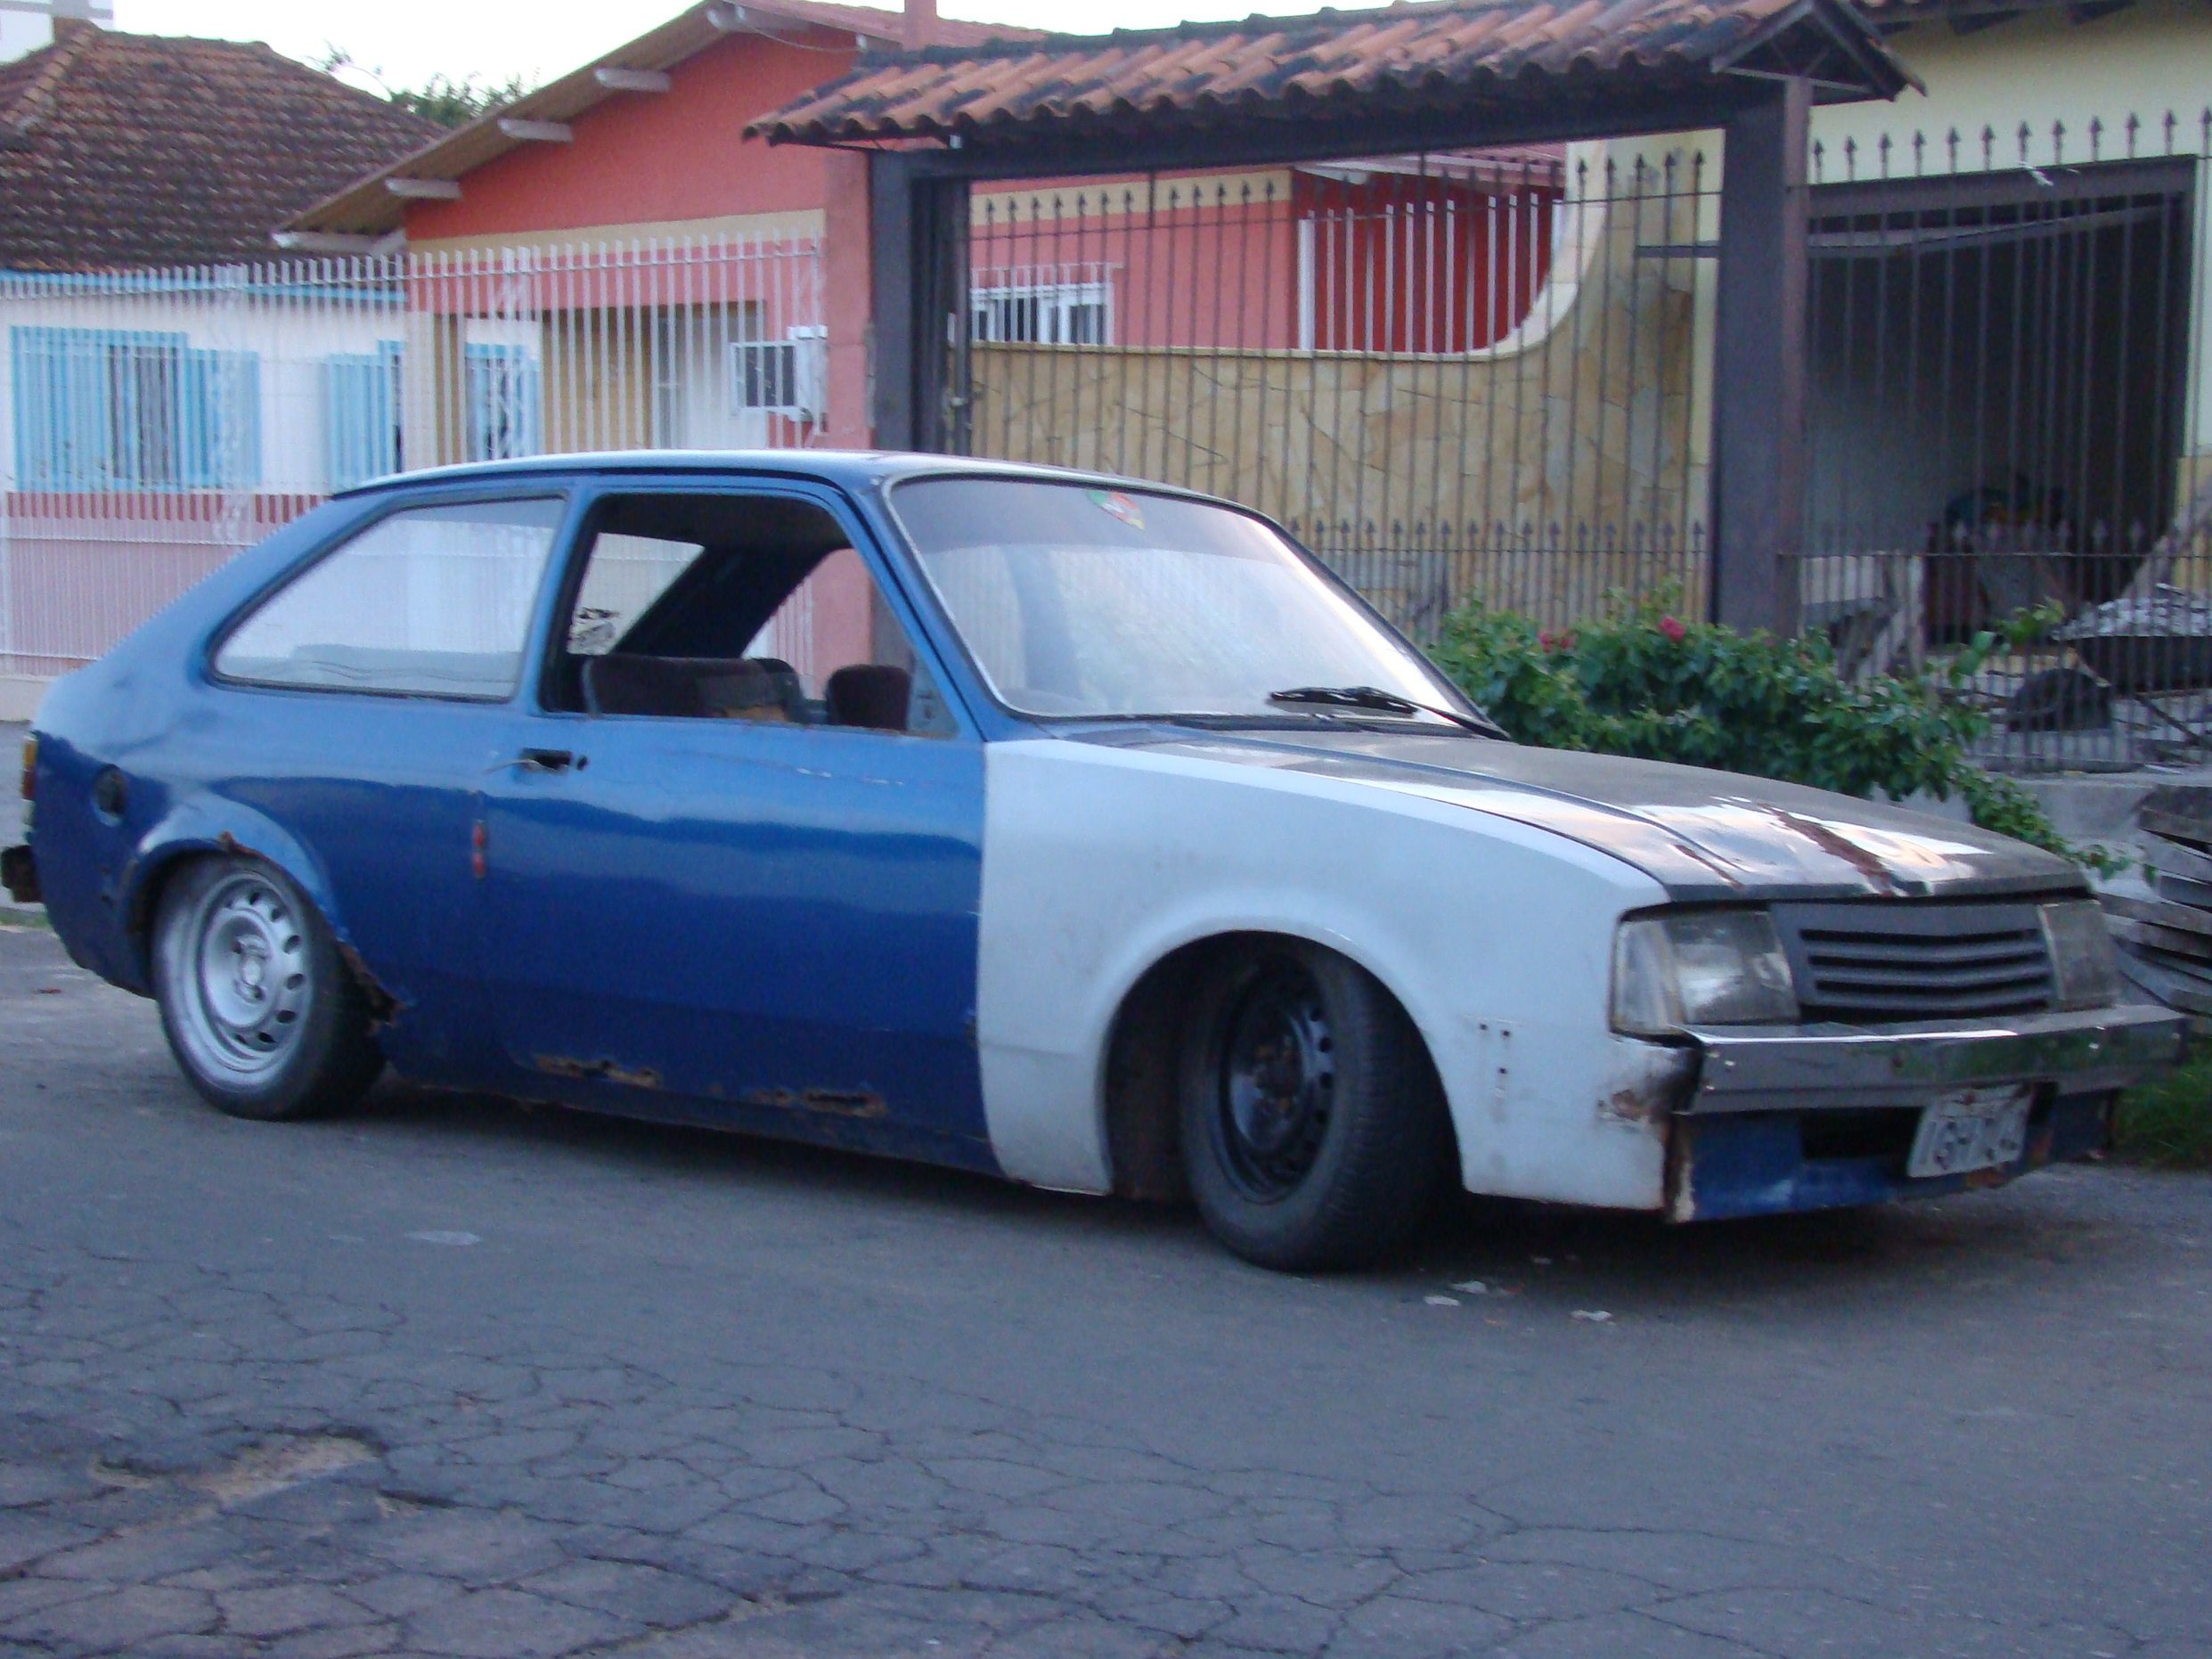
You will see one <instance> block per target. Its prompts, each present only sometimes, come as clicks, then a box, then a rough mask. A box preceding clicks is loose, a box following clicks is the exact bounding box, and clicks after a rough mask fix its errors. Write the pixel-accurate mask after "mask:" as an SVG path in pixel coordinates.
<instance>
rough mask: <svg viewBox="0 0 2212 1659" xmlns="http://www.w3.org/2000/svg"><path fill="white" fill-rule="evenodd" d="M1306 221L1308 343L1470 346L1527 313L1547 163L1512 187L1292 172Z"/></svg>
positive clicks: (1544, 213)
mask: <svg viewBox="0 0 2212 1659" xmlns="http://www.w3.org/2000/svg"><path fill="white" fill-rule="evenodd" d="M1296 190H1297V197H1298V212H1299V217H1302V218H1310V219H1312V220H1313V221H1314V228H1313V232H1312V236H1313V243H1314V249H1313V277H1314V282H1313V288H1314V296H1313V313H1314V315H1313V325H1314V326H1313V343H1314V345H1315V347H1317V348H1318V349H1319V350H1322V351H1441V352H1463V351H1476V350H1480V349H1481V347H1485V346H1488V345H1490V344H1491V343H1493V342H1494V341H1496V340H1497V339H1498V338H1499V337H1500V336H1502V335H1505V334H1506V333H1508V332H1510V331H1512V330H1513V329H1514V327H1515V326H1516V325H1517V324H1518V323H1520V322H1521V319H1522V317H1524V316H1526V315H1528V311H1529V306H1530V304H1531V303H1532V302H1533V301H1534V299H1535V297H1536V293H1537V290H1539V288H1540V287H1541V286H1542V285H1543V282H1544V279H1545V277H1546V276H1547V274H1549V273H1550V270H1551V263H1552V208H1553V206H1554V204H1555V203H1556V202H1557V201H1558V200H1559V194H1560V192H1559V190H1558V188H1557V187H1556V184H1555V182H1554V180H1553V179H1552V177H1551V176H1550V175H1549V173H1548V171H1547V172H1546V173H1544V174H1543V175H1541V176H1539V179H1538V180H1537V181H1532V182H1524V183H1522V184H1521V185H1520V187H1519V188H1485V187H1483V186H1481V185H1474V184H1463V183H1456V182H1450V181H1446V180H1441V179H1433V178H1425V179H1424V178H1417V177H1407V176H1395V177H1393V176H1388V175H1384V176H1376V177H1372V178H1369V179H1367V180H1366V181H1364V182H1362V183H1359V184H1351V183H1349V182H1345V181H1342V180H1337V179H1332V178H1317V177H1312V176H1306V175H1301V176H1300V177H1299V179H1298V182H1297V186H1296Z"/></svg>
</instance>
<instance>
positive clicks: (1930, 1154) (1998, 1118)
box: [1905, 1088, 2034, 1181]
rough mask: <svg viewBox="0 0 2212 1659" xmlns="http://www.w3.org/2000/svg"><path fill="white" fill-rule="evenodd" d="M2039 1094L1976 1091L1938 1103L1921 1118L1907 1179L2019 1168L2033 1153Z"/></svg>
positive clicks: (1988, 1090)
mask: <svg viewBox="0 0 2212 1659" xmlns="http://www.w3.org/2000/svg"><path fill="white" fill-rule="evenodd" d="M2033 1095H2034V1091H2033V1090H2030V1089H2026V1088H2020V1089H1976V1090H1969V1091H1967V1092H1965V1093H1964V1094H1955V1095H1951V1096H1949V1097H1947V1099H1941V1100H1938V1101H1937V1102H1936V1103H1935V1104H1934V1105H1933V1106H1931V1107H1929V1108H1928V1109H1927V1110H1926V1111H1924V1112H1922V1114H1921V1116H1920V1132H1918V1133H1917V1134H1915V1135H1914V1137H1913V1155H1912V1156H1911V1157H1909V1158H1908V1159H1906V1164H1905V1173H1906V1175H1908V1176H1910V1177H1911V1178H1912V1179H1913V1180H1914V1181H1920V1180H1923V1179H1925V1178H1927V1177H1929V1176H1932V1175H1964V1174H1968V1173H1971V1172H1972V1171H1974V1170H1978V1169H1996V1168H1999V1167H2001V1166H2002V1165H2006V1164H2016V1163H2018V1162H2019V1161H2020V1154H2021V1153H2023V1152H2025V1151H2026V1150H2027V1149H2028V1107H2029V1106H2030V1105H2031V1104H2032V1103H2033Z"/></svg>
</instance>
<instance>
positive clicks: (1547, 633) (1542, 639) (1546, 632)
mask: <svg viewBox="0 0 2212 1659" xmlns="http://www.w3.org/2000/svg"><path fill="white" fill-rule="evenodd" d="M1536 642H1537V645H1538V646H1539V648H1540V649H1541V650H1547V651H1571V650H1573V649H1574V633H1573V632H1572V631H1571V630H1570V629H1566V628H1563V629H1561V630H1560V631H1559V632H1558V633H1553V632H1552V631H1551V630H1550V629H1549V628H1539V629H1538V630H1537V633H1536Z"/></svg>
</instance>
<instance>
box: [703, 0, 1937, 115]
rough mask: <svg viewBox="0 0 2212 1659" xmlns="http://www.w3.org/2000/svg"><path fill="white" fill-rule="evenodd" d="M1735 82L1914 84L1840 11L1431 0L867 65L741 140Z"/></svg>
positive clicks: (1369, 110)
mask: <svg viewBox="0 0 2212 1659" xmlns="http://www.w3.org/2000/svg"><path fill="white" fill-rule="evenodd" d="M1743 75H1752V76H1803V77H1805V78H1808V80H1810V81H1811V82H1812V83H1813V84H1814V86H1815V88H1816V94H1817V95H1818V96H1819V97H1821V98H1822V99H1823V100H1824V101H1825V102H1849V101H1854V100H1859V99H1868V98H1888V97H1893V96H1895V95H1896V94H1898V92H1900V91H1901V90H1903V89H1904V88H1905V87H1906V86H1913V85H1914V84H1916V83H1914V80H1913V78H1912V76H1911V74H1910V73H1909V72H1908V71H1907V70H1906V69H1905V67H1904V66H1903V65H1902V64H1901V63H1899V62H1898V60H1897V59H1896V57H1895V56H1894V55H1893V54H1892V53H1890V49H1889V48H1888V47H1887V46H1886V45H1884V44H1883V42H1882V39H1881V36H1880V35H1879V34H1878V33H1877V32H1876V31H1875V29H1873V26H1872V25H1871V24H1869V23H1868V22H1867V20H1866V19H1865V17H1864V16H1863V15H1862V14H1861V13H1860V12H1857V11H1856V10H1855V9H1853V8H1852V7H1851V6H1850V5H1849V4H1844V3H1843V0H1612V3H1611V4H1606V3H1605V0H1590V3H1588V4H1570V3H1567V0H1445V3H1444V4H1404V5H1394V6H1391V7H1389V8H1387V9H1385V10H1382V11H1365V12H1338V11H1323V12H1316V13H1314V14H1312V15H1310V16H1307V17H1295V18H1266V17H1253V18H1249V19H1246V20H1244V21H1243V22H1237V23H1188V24H1184V25H1181V26H1179V27H1178V28H1175V29H1147V30H1127V29H1124V30H1117V31H1115V32H1114V34H1111V35H1104V36H1088V37H1087V36H1053V37H1048V38H1047V39H1045V40H1042V41H1040V42H1034V43H1029V42H1005V43H1000V44H998V45H990V46H985V47H982V48H979V49H965V50H963V49H958V48H947V47H935V48H933V49H931V50H929V51H926V52H920V53H900V54H896V55H885V56H874V55H871V56H869V57H868V58H864V59H863V60H862V61H861V64H860V65H859V67H857V68H856V69H854V70H853V72H852V73H851V74H849V75H846V76H845V77H844V78H842V79H839V80H837V81H835V82H832V83H830V84H829V85H828V86H822V87H819V88H817V89H816V90H815V91H813V92H812V93H810V94H807V95H806V96H804V97H803V98H800V99H798V100H796V101H795V102H792V103H790V104H788V105H787V106H785V107H784V108H783V109H781V110H778V111H776V113H774V114H773V115H771V116H766V117H763V119H760V120H758V121H755V122H754V123H753V124H752V126H751V127H748V128H747V133H748V135H753V136H759V137H765V138H766V139H768V140H769V141H770V142H771V143H812V144H839V143H869V142H882V141H891V140H913V139H940V140H953V139H958V140H960V141H961V142H964V143H986V144H992V145H994V146H999V145H1015V144H1019V143H1024V142H1026V141H1036V140H1043V139H1051V138H1057V139H1065V138H1069V137H1073V136H1077V135H1082V134H1084V133H1101V132H1111V131H1117V130H1134V129H1136V128H1139V127H1141V128H1142V129H1143V130H1144V131H1146V132H1147V134H1154V135H1157V134H1161V133H1167V132H1180V133H1193V132H1203V131H1208V130H1219V129H1226V128H1231V127H1252V126H1253V125H1255V124H1259V123H1273V124H1279V123H1280V122H1282V121H1283V120H1285V119H1295V120H1298V121H1301V122H1316V121H1327V120H1330V119H1334V118H1337V117H1340V116H1344V117H1350V116H1367V117H1371V116H1373V115H1374V114H1375V113H1376V112H1377V111H1378V110H1386V111H1391V112H1394V113H1398V114H1405V115H1413V114H1418V113H1420V112H1423V111H1425V110H1438V111H1455V112H1462V111H1465V110H1468V109H1470V108H1477V109H1480V108H1484V107H1498V106H1506V105H1514V104H1521V105H1538V104H1541V103H1543V102H1547V101H1551V100H1555V99H1557V98H1558V97H1559V96H1560V95H1561V94H1562V92H1563V90H1566V89H1569V88H1572V89H1575V90H1577V91H1579V92H1580V93H1581V94H1584V95H1585V96H1595V97H1598V98H1601V99H1602V98H1603V97H1604V95H1605V94H1606V93H1607V91H1608V90H1609V89H1611V88H1615V87H1617V88H1619V89H1620V91H1622V92H1624V93H1626V92H1632V91H1633V92H1639V93H1645V94H1649V93H1653V92H1663V91H1665V90H1667V89H1669V88H1675V87H1681V88H1688V87H1692V86H1697V85H1699V84H1701V83H1703V84H1706V85H1710V84H1711V83H1713V82H1715V81H1716V80H1717V79H1718V78H1722V77H1729V76H1743Z"/></svg>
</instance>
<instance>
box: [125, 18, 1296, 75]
mask: <svg viewBox="0 0 2212 1659" xmlns="http://www.w3.org/2000/svg"><path fill="white" fill-rule="evenodd" d="M866 3H867V0H853V4H866ZM114 4H115V23H116V27H117V28H118V29H127V30H130V31H132V32H134V33H138V34H147V35H212V36H216V37H220V38H223V39H228V40H265V41H267V42H268V43H269V44H270V45H272V46H274V47H275V48H276V49H277V50H278V51H279V52H282V53H287V54H289V55H290V56H292V57H295V58H298V59H301V60H302V61H308V62H313V61H316V60H317V59H319V58H321V57H322V56H323V55H324V53H327V52H328V51H329V50H330V49H331V47H333V46H335V47H338V48H339V49H340V50H341V51H343V52H345V53H347V55H348V56H350V57H351V58H352V59H353V60H354V61H355V62H357V63H361V64H363V65H365V66H367V67H369V68H370V69H380V70H381V71H382V74H383V77H384V78H385V79H386V80H387V81H388V83H389V84H390V85H392V86H420V85H421V84H422V83H423V82H424V81H426V80H428V79H429V78H430V77H431V76H432V75H436V74H445V75H449V76H452V77H453V78H456V79H459V78H463V77H467V76H471V75H473V76H476V77H477V78H480V79H482V80H486V81H489V82H494V83H498V82H504V81H505V80H506V79H507V78H509V77H510V76H513V75H522V76H524V77H526V78H528V79H530V80H532V81H534V82H535V81H544V80H550V79H551V78H553V77H554V76H556V75H559V74H562V73H565V72H566V71H567V70H569V69H574V68H575V67H576V66H577V65H578V64H580V63H584V62H588V61H590V60H592V58H595V57H597V56H598V55H599V54H600V53H602V52H606V51H608V50H609V49H610V48H612V47H615V46H618V45H621V44H622V43H623V42H624V41H625V40H632V39H634V38H636V37H638V36H639V35H641V34H643V33H644V32H645V31H646V30H647V29H650V28H651V27H652V26H653V25H654V24H656V23H657V22H659V21H660V20H662V19H663V18H664V17H673V16H674V15H675V14H676V13H677V12H680V11H682V9H683V7H684V4H685V0H631V3H629V4H606V3H605V0H599V3H598V4H585V3H584V0H320V3H319V4H318V3H317V0H114ZM1314 4H1316V0H1284V4H1277V5H1272V6H1267V7H1262V6H1261V5H1260V4H1256V0H939V9H940V10H941V11H942V12H943V13H944V14H945V15H946V16H947V17H960V18H969V19H973V20H976V21H978V22H992V23H1023V24H1027V25H1029V26H1031V27H1032V28H1041V29H1042V28H1050V29H1069V30H1079V31H1090V30H1104V29H1115V28H1139V29H1141V28H1152V27H1157V26H1159V25H1163V24H1167V23H1173V22H1176V21H1178V20H1181V19H1183V18H1186V17H1244V16H1247V15H1249V14H1250V13H1251V12H1254V11H1257V10H1262V9H1265V10H1272V11H1278V12H1298V11H1308V10H1311V9H1312V7H1313V5H1314Z"/></svg>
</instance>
